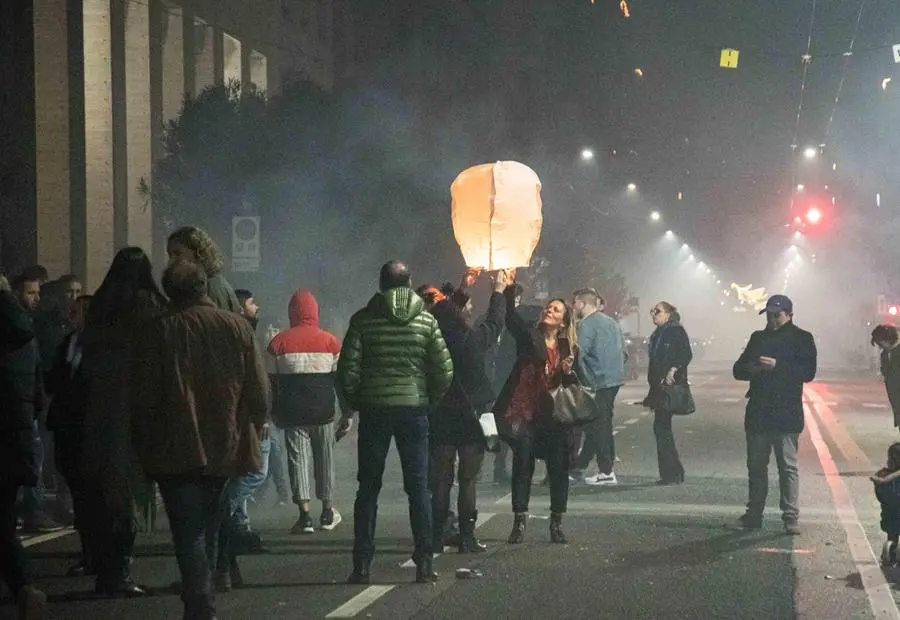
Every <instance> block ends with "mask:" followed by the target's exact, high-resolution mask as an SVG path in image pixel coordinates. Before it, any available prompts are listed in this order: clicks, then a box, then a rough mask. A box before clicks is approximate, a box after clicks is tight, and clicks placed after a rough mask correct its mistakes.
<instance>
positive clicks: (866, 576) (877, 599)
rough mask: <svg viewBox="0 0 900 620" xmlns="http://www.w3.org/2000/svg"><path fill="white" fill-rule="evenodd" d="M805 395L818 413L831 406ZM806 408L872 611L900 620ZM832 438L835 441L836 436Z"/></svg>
mask: <svg viewBox="0 0 900 620" xmlns="http://www.w3.org/2000/svg"><path fill="white" fill-rule="evenodd" d="M804 392H807V393H808V394H811V395H812V399H813V400H815V401H819V402H817V403H816V405H815V410H816V412H817V413H819V411H820V409H819V408H820V407H825V408H827V407H828V403H827V402H822V401H820V397H819V396H818V394H816V393H815V391H814V390H812V389H811V388H807V389H805V390H804ZM803 409H804V412H805V414H806V416H805V417H806V422H807V428H809V436H810V439H811V440H812V444H813V447H815V449H816V453H817V454H818V455H819V463H820V464H821V466H822V472H823V473H824V474H825V481H826V482H827V483H828V486H829V487H830V488H831V496H832V499H833V501H834V507H835V508H836V509H837V513H838V518H839V519H840V522H841V525H842V526H843V528H844V534H845V535H846V537H847V544H848V546H849V547H850V556H851V557H852V558H853V561H854V563H855V564H856V568H857V569H858V570H859V575H860V580H861V581H862V585H863V588H864V589H865V591H866V595H867V596H868V597H869V605H870V606H871V607H872V611H873V612H874V614H875V617H876V618H894V619H895V620H900V609H898V608H897V602H896V601H895V600H894V595H893V593H892V592H891V587H890V586H889V585H888V583H887V580H886V579H885V577H884V573H883V572H882V570H881V566H880V565H879V562H878V558H877V557H876V555H875V552H874V551H872V546H871V545H870V544H869V539H868V537H867V536H866V531H865V529H863V526H862V523H860V520H859V515H858V514H857V513H856V508H855V507H854V506H853V502H852V500H851V499H850V494H849V492H848V491H847V486H846V485H845V484H844V481H843V480H842V479H841V477H840V473H839V472H838V468H837V464H836V463H835V462H834V457H833V456H832V455H831V451H830V450H829V449H828V444H826V443H825V440H824V439H823V438H822V433H821V431H820V430H819V424H818V422H817V421H816V416H815V415H813V414H812V410H811V409H810V406H809V405H804V406H803ZM826 413H827V415H829V416H830V415H831V412H830V411H829V412H826ZM819 415H821V413H819ZM822 420H823V424H825V421H826V416H822ZM825 427H826V428H827V429H829V432H830V431H831V426H830V425H828V424H825ZM832 439H835V437H834V434H833V433H832Z"/></svg>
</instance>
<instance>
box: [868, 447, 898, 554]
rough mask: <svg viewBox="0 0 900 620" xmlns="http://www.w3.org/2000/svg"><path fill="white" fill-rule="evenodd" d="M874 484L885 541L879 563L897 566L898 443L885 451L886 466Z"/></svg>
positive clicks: (879, 472) (873, 480)
mask: <svg viewBox="0 0 900 620" xmlns="http://www.w3.org/2000/svg"><path fill="white" fill-rule="evenodd" d="M871 480H872V482H873V483H875V497H876V498H877V499H878V503H880V504H881V531H882V532H884V533H885V534H887V540H886V541H885V543H884V545H883V546H882V548H881V563H882V564H883V565H885V566H894V565H895V564H897V561H898V559H900V558H898V557H897V541H898V540H900V443H895V444H892V445H891V446H890V447H889V448H888V451H887V465H886V466H885V467H883V468H882V469H879V470H878V473H876V474H875V475H874V476H872V478H871Z"/></svg>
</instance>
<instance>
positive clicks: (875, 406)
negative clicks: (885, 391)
mask: <svg viewBox="0 0 900 620" xmlns="http://www.w3.org/2000/svg"><path fill="white" fill-rule="evenodd" d="M862 406H863V407H865V408H866V409H887V408H888V406H887V405H886V404H885V403H863V404H862Z"/></svg>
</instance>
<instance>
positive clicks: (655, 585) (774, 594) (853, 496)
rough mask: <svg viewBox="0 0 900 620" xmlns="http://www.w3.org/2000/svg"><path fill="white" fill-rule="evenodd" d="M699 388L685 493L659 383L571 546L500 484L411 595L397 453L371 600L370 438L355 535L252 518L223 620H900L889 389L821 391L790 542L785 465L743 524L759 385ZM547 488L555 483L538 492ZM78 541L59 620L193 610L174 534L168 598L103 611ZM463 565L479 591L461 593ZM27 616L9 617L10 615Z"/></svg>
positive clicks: (687, 424) (343, 454)
mask: <svg viewBox="0 0 900 620" xmlns="http://www.w3.org/2000/svg"><path fill="white" fill-rule="evenodd" d="M692 380H693V383H694V394H695V398H696V400H697V405H698V411H697V413H695V414H694V415H691V416H688V417H686V418H683V419H679V420H677V421H676V430H675V432H676V438H677V442H678V445H679V448H680V450H681V453H682V457H683V460H684V464H685V468H686V470H687V480H686V483H685V484H684V485H682V486H675V487H656V486H655V485H654V484H653V482H654V481H655V480H656V479H657V475H656V455H655V444H654V440H653V433H652V428H651V423H652V417H651V416H649V415H648V414H647V413H646V412H644V411H643V410H642V409H641V408H640V407H639V406H635V405H630V404H627V403H628V402H629V401H631V400H634V399H638V398H640V397H641V396H643V392H644V386H643V385H642V384H640V383H635V384H633V385H628V386H625V387H624V388H623V389H622V391H621V393H620V397H619V403H618V404H617V408H616V428H617V435H616V440H617V448H618V453H619V457H620V459H621V462H619V463H618V464H617V467H616V471H617V474H618V476H619V481H620V482H619V485H618V486H617V487H610V488H602V489H598V488H592V487H586V486H583V485H582V486H579V487H577V488H573V490H572V494H571V498H570V503H569V514H568V515H567V517H566V520H565V530H566V533H567V535H568V537H569V540H570V543H569V544H568V545H565V546H559V545H551V544H550V543H549V536H548V532H547V529H548V521H547V517H548V514H549V497H548V493H547V489H546V488H544V487H540V486H536V487H535V496H534V497H533V499H532V511H533V516H532V519H531V520H530V522H529V526H528V531H527V537H526V543H525V544H523V545H519V546H510V545H507V544H506V543H505V539H506V536H507V534H508V532H509V527H510V524H511V515H510V501H509V489H508V488H504V487H500V486H496V485H493V484H491V482H490V475H489V474H487V475H485V482H483V483H482V484H481V485H480V487H479V508H480V511H481V515H482V520H481V523H480V525H479V529H478V532H479V536H480V538H481V539H482V541H483V542H486V543H487V544H488V545H489V547H490V548H489V551H488V552H487V553H485V554H480V555H467V556H465V555H457V554H455V553H452V552H450V553H446V554H443V555H441V556H440V557H438V558H437V559H436V568H437V570H438V571H439V572H440V574H441V579H440V580H439V582H438V583H436V584H434V585H416V584H413V583H412V581H413V578H414V571H413V569H412V568H411V567H410V565H409V564H408V563H407V560H408V558H409V555H410V552H411V541H410V537H409V527H408V517H407V507H406V501H405V496H404V494H403V491H402V483H401V479H400V468H399V463H398V461H397V459H396V454H395V453H393V452H392V455H391V457H390V462H389V466H388V470H387V474H386V478H385V487H384V490H383V491H382V499H381V505H380V509H379V524H378V540H377V545H378V552H377V558H376V561H375V563H374V565H373V585H372V586H369V587H365V586H351V585H345V584H344V583H343V582H344V580H345V578H346V577H347V575H348V574H349V572H350V568H351V563H350V548H351V544H352V515H351V512H352V498H353V495H354V493H355V481H354V478H355V473H356V472H355V442H356V437H355V435H350V436H349V437H348V438H347V440H345V441H343V442H341V444H340V445H339V449H338V451H337V453H338V459H339V460H338V467H337V469H338V472H339V473H338V479H339V485H338V498H339V499H338V501H337V503H336V506H337V508H338V509H339V510H341V512H342V513H343V515H344V521H343V523H342V524H340V525H339V526H338V527H337V528H336V529H335V530H334V531H332V532H317V533H316V534H314V535H309V536H291V535H290V534H289V533H288V530H289V529H290V527H291V525H292V524H293V521H294V519H295V518H296V514H295V512H294V509H293V508H280V509H268V510H263V509H262V508H259V509H256V510H254V511H253V514H252V518H253V523H254V526H255V527H256V528H257V529H259V530H261V532H262V533H263V536H264V539H265V541H266V544H267V547H268V550H269V552H268V553H265V554H260V555H253V556H245V557H243V558H242V559H241V566H242V569H243V573H244V577H245V580H246V582H247V583H246V585H245V587H243V588H241V589H238V590H235V591H233V592H230V593H227V594H222V595H220V596H219V597H218V607H219V616H220V617H221V618H223V619H226V618H241V619H250V618H253V619H255V618H260V619H265V620H277V619H287V618H291V619H293V618H323V617H360V618H391V619H399V618H548V617H553V616H554V615H555V616H558V617H566V618H601V617H602V618H667V619H669V618H752V619H754V620H759V619H776V618H798V617H799V618H841V619H844V618H897V619H900V613H898V608H897V599H898V594H900V592H898V590H897V587H896V585H895V584H896V583H898V581H900V573H898V572H896V570H893V569H886V570H882V569H881V567H880V566H879V564H878V560H877V556H878V554H879V553H880V549H881V544H882V542H883V537H882V534H881V532H880V531H879V528H878V516H879V515H878V505H877V502H876V501H875V499H874V495H873V493H872V485H871V483H870V482H869V480H868V478H867V477H868V475H869V474H871V473H872V472H874V471H875V470H876V469H878V468H879V467H880V466H881V465H882V463H883V462H884V460H885V453H886V449H887V446H888V445H889V444H890V443H891V442H892V441H894V440H896V439H898V435H897V431H896V429H894V428H893V425H892V416H891V412H890V409H889V407H888V406H887V400H886V397H885V394H884V390H883V387H882V386H881V385H880V384H878V383H877V382H875V381H872V380H871V379H865V378H863V379H860V378H850V377H847V376H842V375H838V374H831V375H829V374H828V373H823V376H822V378H821V380H820V381H819V382H817V383H814V384H811V385H810V386H809V389H808V390H807V391H806V401H807V429H806V431H805V432H804V433H803V435H802V437H801V445H800V454H799V459H800V468H801V526H802V527H803V533H802V534H801V535H800V536H797V537H788V536H785V535H783V534H782V532H781V527H780V525H781V524H780V518H779V512H778V506H777V504H778V501H777V478H776V476H775V468H774V460H773V463H772V464H771V467H770V474H771V475H770V479H771V482H770V489H771V492H770V498H769V510H768V511H767V514H766V522H765V525H764V529H763V530H762V531H759V532H750V533H748V532H744V531H742V530H740V529H739V528H737V527H736V519H737V517H738V516H740V514H741V513H742V512H743V505H744V502H745V501H746V470H745V464H744V461H745V450H744V437H743V389H744V386H742V385H741V384H738V383H736V382H734V381H733V380H732V379H731V377H730V367H728V366H727V365H726V364H723V365H722V367H720V368H716V367H715V366H712V365H709V366H707V370H706V372H702V371H700V372H695V373H694V374H693V375H692ZM486 469H487V470H488V472H489V471H490V467H489V466H486ZM542 477H543V471H542V470H540V469H539V471H538V473H537V475H536V483H537V482H538V481H539V480H540V478H542ZM317 513H318V506H314V516H317ZM163 527H165V525H163ZM47 538H52V539H51V540H47ZM76 542H77V541H76V537H75V536H71V535H65V536H60V537H57V538H53V537H52V536H50V537H46V536H45V537H43V538H41V539H33V540H29V541H28V543H29V548H28V549H29V552H30V554H31V558H32V568H33V571H34V573H35V574H36V576H37V579H38V581H39V584H40V585H41V587H43V588H45V589H46V590H47V592H48V593H50V594H51V598H52V605H51V609H50V617H51V618H60V619H70V618H71V619H78V620H87V619H91V620H101V619H106V618H109V619H115V620H121V619H124V618H134V619H145V618H146V619H152V620H161V619H168V618H180V617H181V615H180V614H181V603H180V600H179V598H178V596H177V595H176V594H173V593H171V592H170V591H169V590H168V587H169V584H170V583H171V582H173V581H176V580H177V579H178V571H177V567H176V564H175V559H174V557H173V555H172V549H171V545H170V543H169V537H168V533H167V532H166V531H162V532H159V533H155V534H151V535H142V536H141V537H140V538H139V541H138V549H137V555H138V557H137V558H136V560H135V563H134V576H135V578H136V579H137V581H138V582H140V583H142V584H145V585H147V586H148V587H150V588H152V589H153V591H154V594H153V595H152V596H148V597H146V598H143V599H140V600H114V601H108V600H96V599H93V598H91V597H90V596H88V593H89V592H90V589H91V586H92V582H91V580H90V579H87V578H65V577H63V576H62V575H64V573H65V569H66V567H67V566H68V565H69V564H71V562H72V560H73V559H74V557H75V552H76ZM404 564H406V566H404ZM462 567H465V568H471V569H475V570H477V571H479V572H480V573H481V576H479V577H474V578H471V579H465V580H462V579H456V578H455V577H454V573H455V570H456V569H457V568H462ZM12 611H13V610H12V608H11V607H10V606H8V605H7V606H2V607H0V618H5V617H11V616H12Z"/></svg>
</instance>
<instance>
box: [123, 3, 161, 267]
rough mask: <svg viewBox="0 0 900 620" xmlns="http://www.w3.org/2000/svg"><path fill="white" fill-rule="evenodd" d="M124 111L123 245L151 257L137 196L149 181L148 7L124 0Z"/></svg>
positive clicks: (147, 223)
mask: <svg viewBox="0 0 900 620" xmlns="http://www.w3.org/2000/svg"><path fill="white" fill-rule="evenodd" d="M125 110H126V119H127V123H126V139H125V143H126V164H127V168H126V170H125V171H124V176H125V179H126V188H125V189H126V191H125V196H124V198H125V200H124V201H122V202H120V203H119V204H120V206H122V207H124V208H125V209H126V213H125V221H126V243H127V244H128V245H136V246H140V247H142V248H144V251H145V252H147V254H148V255H150V256H151V257H152V252H153V232H152V231H153V228H152V209H151V205H150V201H149V198H147V197H145V196H144V195H143V194H142V193H141V189H140V186H141V181H145V182H146V183H147V184H148V185H149V183H150V182H151V178H152V174H153V169H152V136H151V134H152V132H153V130H152V114H151V110H150V7H149V6H148V5H147V3H146V2H136V1H135V0H128V4H127V12H126V14H125Z"/></svg>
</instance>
